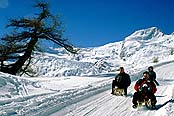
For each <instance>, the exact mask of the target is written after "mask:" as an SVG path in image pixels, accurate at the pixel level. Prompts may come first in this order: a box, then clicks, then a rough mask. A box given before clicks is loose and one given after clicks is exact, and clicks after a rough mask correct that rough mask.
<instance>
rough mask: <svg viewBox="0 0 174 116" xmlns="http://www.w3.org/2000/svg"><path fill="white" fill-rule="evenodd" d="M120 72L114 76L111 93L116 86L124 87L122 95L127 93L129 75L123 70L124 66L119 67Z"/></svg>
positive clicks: (129, 82)
mask: <svg viewBox="0 0 174 116" xmlns="http://www.w3.org/2000/svg"><path fill="white" fill-rule="evenodd" d="M119 71H120V73H119V74H117V75H116V76H115V80H113V82H112V93H111V94H113V93H114V88H115V86H117V87H118V88H120V89H124V95H127V88H128V87H129V86H130V84H131V79H130V76H129V75H128V74H127V73H125V72H124V68H123V67H120V68H119Z"/></svg>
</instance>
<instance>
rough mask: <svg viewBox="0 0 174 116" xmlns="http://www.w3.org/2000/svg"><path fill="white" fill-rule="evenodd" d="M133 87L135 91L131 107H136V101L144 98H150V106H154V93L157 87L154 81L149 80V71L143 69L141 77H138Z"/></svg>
mask: <svg viewBox="0 0 174 116" xmlns="http://www.w3.org/2000/svg"><path fill="white" fill-rule="evenodd" d="M134 89H135V90H136V92H135V93H134V95H133V100H132V102H133V106H132V107H133V108H137V106H138V101H141V102H143V101H144V100H145V99H150V100H151V105H152V108H155V104H156V102H157V100H156V97H155V95H154V94H155V93H156V91H157V88H156V85H155V83H154V82H152V81H150V80H149V72H147V71H145V72H144V73H143V79H139V80H138V81H137V82H136V84H135V86H134Z"/></svg>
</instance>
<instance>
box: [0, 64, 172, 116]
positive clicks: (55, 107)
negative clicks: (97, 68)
mask: <svg viewBox="0 0 174 116" xmlns="http://www.w3.org/2000/svg"><path fill="white" fill-rule="evenodd" d="M171 69H174V63H169V64H165V65H161V66H160V65H159V67H156V68H155V71H156V73H157V80H158V82H159V83H160V86H157V89H158V90H157V93H156V94H155V95H156V97H157V104H156V105H157V110H153V111H152V110H133V109H132V96H133V93H134V92H135V91H134V90H133V86H134V84H135V81H136V80H137V76H138V75H132V77H131V78H132V80H133V82H132V84H131V86H130V87H129V88H128V96H127V97H124V96H114V95H111V94H110V93H111V82H112V80H113V77H114V75H112V74H106V75H100V76H101V78H99V77H97V78H94V77H73V78H70V77H68V78H67V77H66V78H52V79H50V78H49V79H43V78H36V79H33V78H31V80H37V81H36V82H34V83H33V82H32V84H33V85H35V86H36V85H37V84H38V85H37V86H36V87H38V89H39V91H38V89H37V91H38V94H33V95H31V92H30V89H33V88H31V87H29V88H28V86H27V85H26V86H25V91H26V96H21V97H19V98H12V99H7V100H1V101H0V115H2V116H11V115H13V116H19V115H25V116H31V115H32V116H48V115H52V116H172V115H173V116H174V100H173V99H174V77H173V75H174V72H173V71H172V70H171ZM138 74H139V73H138ZM102 76H103V77H102ZM107 76H108V77H112V78H108V77H107ZM104 77H106V78H104ZM139 77H141V76H140V75H139ZM15 79H16V78H15ZM28 83H30V82H28ZM39 84H40V86H39ZM68 84H70V85H71V87H69V85H68ZM16 86H17V85H16ZM17 87H19V86H17ZM39 87H41V88H39ZM56 87H57V88H56ZM65 87H66V88H65ZM42 91H43V93H42V94H41V92H42ZM27 94H29V95H27Z"/></svg>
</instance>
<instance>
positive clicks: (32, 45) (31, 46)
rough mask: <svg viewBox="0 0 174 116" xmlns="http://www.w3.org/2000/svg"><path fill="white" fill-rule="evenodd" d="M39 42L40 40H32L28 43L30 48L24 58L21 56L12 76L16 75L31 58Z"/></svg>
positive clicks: (14, 66) (13, 68) (12, 68)
mask: <svg viewBox="0 0 174 116" xmlns="http://www.w3.org/2000/svg"><path fill="white" fill-rule="evenodd" d="M37 42H38V38H32V39H31V40H30V42H29V43H28V47H27V49H26V51H25V53H24V55H23V56H21V57H20V58H19V59H18V60H17V61H16V62H15V64H13V65H12V67H11V69H10V70H11V71H10V74H13V75H16V73H17V72H18V71H19V70H20V69H21V68H22V66H23V65H24V63H25V62H26V61H27V60H28V59H29V58H30V57H31V53H32V51H33V50H34V47H35V45H36V43H37Z"/></svg>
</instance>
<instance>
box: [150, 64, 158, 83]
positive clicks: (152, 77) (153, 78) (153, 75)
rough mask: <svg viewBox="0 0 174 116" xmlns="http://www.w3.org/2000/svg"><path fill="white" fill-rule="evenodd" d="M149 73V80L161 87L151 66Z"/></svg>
mask: <svg viewBox="0 0 174 116" xmlns="http://www.w3.org/2000/svg"><path fill="white" fill-rule="evenodd" d="M148 71H149V79H150V80H151V81H153V82H154V83H155V84H156V85H157V86H159V83H158V82H157V80H156V73H155V72H154V71H153V67H152V66H149V67H148Z"/></svg>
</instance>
